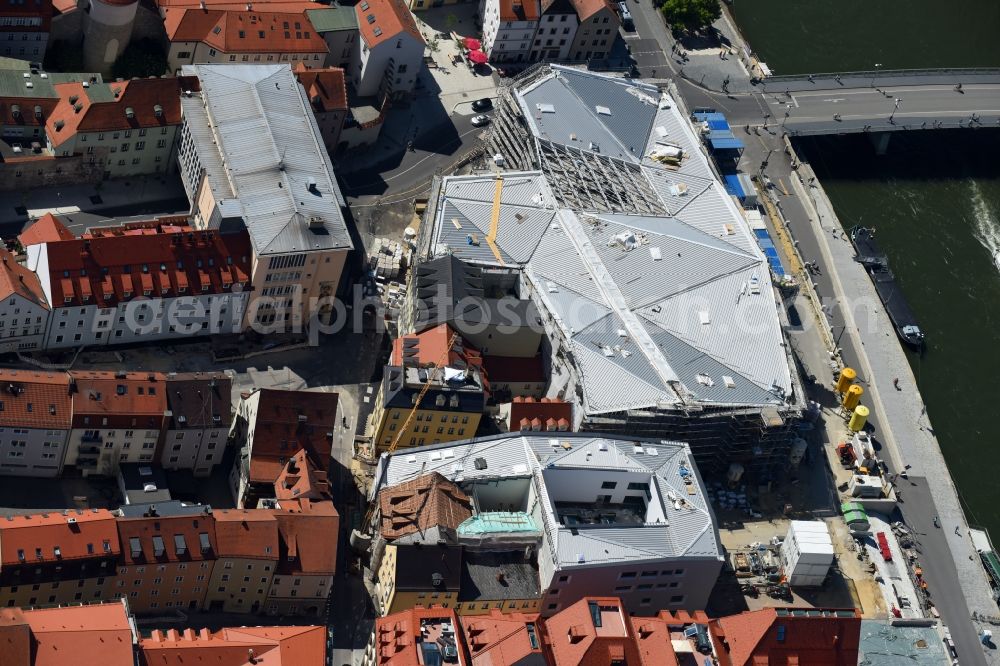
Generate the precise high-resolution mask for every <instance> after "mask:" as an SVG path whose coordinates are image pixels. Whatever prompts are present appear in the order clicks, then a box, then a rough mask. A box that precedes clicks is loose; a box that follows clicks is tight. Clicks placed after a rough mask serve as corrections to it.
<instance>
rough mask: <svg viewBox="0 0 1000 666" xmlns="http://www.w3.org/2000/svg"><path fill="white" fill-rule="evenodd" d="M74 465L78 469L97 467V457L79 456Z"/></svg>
mask: <svg viewBox="0 0 1000 666" xmlns="http://www.w3.org/2000/svg"><path fill="white" fill-rule="evenodd" d="M76 466H77V467H79V468H80V469H97V458H79V459H78V460H77V461H76Z"/></svg>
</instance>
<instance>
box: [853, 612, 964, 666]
mask: <svg viewBox="0 0 1000 666" xmlns="http://www.w3.org/2000/svg"><path fill="white" fill-rule="evenodd" d="M858 663H859V664H866V665H867V666H948V665H949V664H951V663H952V660H951V657H950V656H949V655H948V653H947V652H945V648H944V643H943V642H942V641H941V636H940V634H938V629H937V628H936V627H934V626H929V627H907V626H893V625H892V624H891V623H890V622H887V621H885V620H861V641H860V644H859V647H858Z"/></svg>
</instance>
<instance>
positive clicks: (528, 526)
mask: <svg viewBox="0 0 1000 666" xmlns="http://www.w3.org/2000/svg"><path fill="white" fill-rule="evenodd" d="M537 531H538V526H537V525H535V521H534V520H532V519H531V516H529V515H528V514H526V513H524V512H523V511H486V512H484V513H478V514H476V515H474V516H473V517H472V518H468V519H466V520H465V522H463V523H462V524H461V525H459V526H458V534H459V535H473V534H488V533H490V532H537Z"/></svg>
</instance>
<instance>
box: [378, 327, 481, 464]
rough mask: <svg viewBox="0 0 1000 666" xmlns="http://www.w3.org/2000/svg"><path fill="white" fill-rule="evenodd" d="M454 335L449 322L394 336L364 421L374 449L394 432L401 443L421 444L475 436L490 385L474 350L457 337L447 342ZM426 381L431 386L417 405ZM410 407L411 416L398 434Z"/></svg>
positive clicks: (387, 441)
mask: <svg viewBox="0 0 1000 666" xmlns="http://www.w3.org/2000/svg"><path fill="white" fill-rule="evenodd" d="M454 336H455V332H454V331H453V330H452V329H451V327H449V326H448V325H447V324H441V325H439V326H436V327H434V328H431V329H427V330H426V331H424V332H422V333H419V334H417V335H410V336H405V337H402V338H396V339H395V340H394V341H393V349H392V354H391V355H390V357H389V364H388V365H387V366H386V369H385V374H384V376H383V379H382V383H381V385H380V386H379V392H378V394H377V396H376V398H375V406H374V408H373V410H372V413H371V415H370V416H369V422H368V423H369V425H368V429H367V430H368V432H370V433H371V438H372V442H373V444H374V446H375V451H379V450H384V449H386V448H388V447H389V446H390V445H391V444H392V442H393V441H394V440H395V439H396V438H397V437H399V445H400V446H421V445H423V444H430V443H434V442H454V441H459V440H463V439H467V438H469V437H472V436H474V435H475V433H476V430H477V429H478V428H479V420H480V418H481V417H482V414H483V411H484V409H485V407H486V401H487V400H488V399H489V384H488V381H487V378H486V374H485V372H484V371H483V367H482V358H481V356H480V355H479V352H478V350H476V349H474V348H472V347H470V346H467V345H466V343H465V341H464V340H463V339H462V337H461V336H458V337H457V339H455V341H454V343H452V339H453V337H454ZM449 345H450V346H449ZM442 363H443V364H444V365H443V367H439V366H441V365H442ZM428 383H430V384H431V388H430V389H429V390H428V391H427V392H426V393H423V395H422V399H421V401H420V404H419V405H417V403H416V401H417V399H418V397H419V396H421V393H422V389H423V388H424V386H425V385H426V384H428ZM414 406H416V407H417V410H416V415H415V417H414V420H413V421H412V422H411V423H410V424H409V425H407V432H404V433H402V435H401V436H400V430H399V429H400V428H402V427H403V426H404V425H405V424H406V419H407V417H408V415H409V414H410V412H411V411H413V409H414Z"/></svg>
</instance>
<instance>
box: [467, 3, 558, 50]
mask: <svg viewBox="0 0 1000 666" xmlns="http://www.w3.org/2000/svg"><path fill="white" fill-rule="evenodd" d="M539 10H540V5H539V0H486V3H485V6H484V7H483V44H482V47H483V52H484V53H486V55H488V56H489V57H490V62H493V63H506V62H529V61H530V60H532V59H533V58H531V57H530V56H529V53H530V52H531V49H532V41H533V40H534V39H535V32H536V31H537V29H538V19H539V13H540V12H539ZM570 41H572V38H570Z"/></svg>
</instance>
